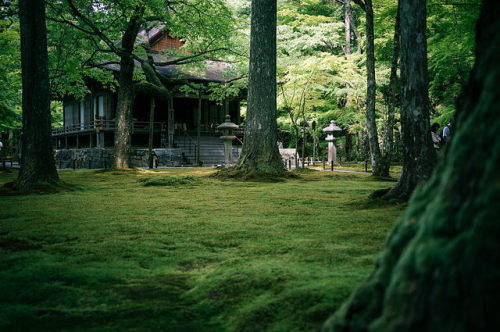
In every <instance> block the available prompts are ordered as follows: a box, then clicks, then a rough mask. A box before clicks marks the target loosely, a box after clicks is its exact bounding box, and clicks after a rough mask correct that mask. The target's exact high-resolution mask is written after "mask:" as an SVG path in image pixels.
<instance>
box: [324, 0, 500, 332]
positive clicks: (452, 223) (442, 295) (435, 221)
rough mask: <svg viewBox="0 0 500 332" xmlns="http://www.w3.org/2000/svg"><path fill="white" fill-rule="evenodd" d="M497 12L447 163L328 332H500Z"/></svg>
mask: <svg viewBox="0 0 500 332" xmlns="http://www.w3.org/2000/svg"><path fill="white" fill-rule="evenodd" d="M422 5H425V3H424V4H422ZM498 12H500V3H499V2H497V1H494V0H484V1H483V8H482V12H481V16H480V18H479V21H478V34H477V38H476V40H477V48H476V64H475V66H474V69H473V71H472V73H471V76H470V81H469V83H468V85H467V87H466V88H465V89H464V92H463V94H462V99H461V102H460V105H459V107H458V110H457V114H456V118H457V131H456V132H455V134H454V137H453V139H452V140H451V142H450V144H449V145H448V147H447V150H446V154H445V156H444V158H443V160H441V162H440V164H439V165H438V167H437V169H436V171H435V172H434V174H433V176H432V177H431V179H430V180H429V181H428V183H427V184H426V185H425V186H424V187H422V188H419V189H417V190H416V192H415V193H414V194H413V196H412V198H411V200H410V203H409V206H408V208H407V210H406V212H405V213H404V215H403V216H402V217H401V219H400V220H399V221H398V223H397V224H396V226H395V227H394V229H393V230H392V232H391V234H390V236H389V237H388V239H387V243H386V246H385V249H384V250H383V252H382V254H381V255H380V257H379V258H378V260H377V262H376V268H375V271H374V272H373V274H372V275H371V276H370V277H369V278H368V279H367V280H366V281H365V282H364V283H363V284H362V285H361V286H360V287H359V288H358V289H357V290H356V291H355V292H354V293H353V294H352V295H351V297H350V298H349V299H348V301H347V302H346V303H344V305H343V306H342V307H341V308H340V309H339V310H338V311H337V312H336V313H335V314H334V315H333V316H332V317H331V318H330V319H329V320H328V321H327V322H326V323H325V324H324V326H323V330H324V331H496V330H498V327H499V326H500V316H499V315H498V313H497V311H498V310H497V308H498V306H497V303H498V299H499V298H500V283H499V280H500V265H499V264H498V262H500V242H499V241H498V239H499V238H500V223H499V222H498V215H499V214H500V207H499V205H498V202H499V201H500V185H499V184H500V173H499V172H498V165H499V164H500V136H499V135H498V133H499V132H500V118H499V117H498V114H499V113H500V94H499V93H498V86H499V85H500V65H499V63H498V54H500V35H499V34H498V31H500V21H498V18H497V13H498ZM403 13H404V12H403V11H402V16H403V15H407V14H403ZM401 23H402V24H403V17H402V22H401Z"/></svg>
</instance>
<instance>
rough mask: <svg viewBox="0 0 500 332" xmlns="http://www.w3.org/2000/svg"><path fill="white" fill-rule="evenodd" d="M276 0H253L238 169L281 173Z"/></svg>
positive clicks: (282, 170)
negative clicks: (277, 101) (277, 88)
mask: <svg viewBox="0 0 500 332" xmlns="http://www.w3.org/2000/svg"><path fill="white" fill-rule="evenodd" d="M276 9H277V8H276V0H271V1H268V0H252V20H251V33H250V70H249V78H248V108H247V121H246V126H245V137H244V143H243V149H242V151H241V156H240V159H239V160H238V164H237V165H236V168H237V169H240V170H243V171H245V172H260V173H270V174H272V173H281V172H284V166H283V163H282V160H281V156H280V153H279V150H278V145H277V124H276Z"/></svg>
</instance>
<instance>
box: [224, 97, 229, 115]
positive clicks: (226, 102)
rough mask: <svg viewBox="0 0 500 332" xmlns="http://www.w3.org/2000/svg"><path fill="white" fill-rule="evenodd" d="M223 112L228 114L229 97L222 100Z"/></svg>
mask: <svg viewBox="0 0 500 332" xmlns="http://www.w3.org/2000/svg"><path fill="white" fill-rule="evenodd" d="M224 113H225V115H229V99H226V100H224Z"/></svg>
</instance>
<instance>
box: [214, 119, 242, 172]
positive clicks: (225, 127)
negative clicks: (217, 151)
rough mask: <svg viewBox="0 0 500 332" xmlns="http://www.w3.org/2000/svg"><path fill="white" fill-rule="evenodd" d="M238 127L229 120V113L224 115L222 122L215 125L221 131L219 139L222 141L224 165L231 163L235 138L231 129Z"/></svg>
mask: <svg viewBox="0 0 500 332" xmlns="http://www.w3.org/2000/svg"><path fill="white" fill-rule="evenodd" d="M238 128H239V127H238V125H237V124H234V123H232V122H231V117H230V116H229V114H228V115H226V119H225V120H224V122H223V123H222V124H221V125H219V126H217V129H219V130H220V131H221V132H222V136H221V137H220V139H221V140H223V141H224V164H225V165H226V166H228V165H231V164H232V163H233V140H234V139H235V138H236V136H234V135H233V131H234V130H235V129H238Z"/></svg>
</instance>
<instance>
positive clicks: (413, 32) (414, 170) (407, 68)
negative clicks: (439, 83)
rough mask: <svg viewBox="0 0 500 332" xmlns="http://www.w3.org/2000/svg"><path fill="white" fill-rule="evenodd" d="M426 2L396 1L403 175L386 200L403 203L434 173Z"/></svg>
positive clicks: (434, 154) (434, 153) (423, 0)
mask: <svg viewBox="0 0 500 332" xmlns="http://www.w3.org/2000/svg"><path fill="white" fill-rule="evenodd" d="M425 4H426V1H425V0H418V1H408V0H401V1H400V11H401V13H400V15H401V131H402V133H401V134H402V136H403V137H402V140H403V171H402V173H401V177H400V178H399V181H398V183H397V184H396V187H395V188H394V189H393V190H391V192H389V194H388V195H387V198H396V199H399V200H407V199H408V198H409V197H410V195H411V193H412V192H413V190H414V189H415V187H416V186H417V185H418V184H422V183H424V182H425V181H427V180H428V179H429V177H430V175H431V173H432V170H433V169H434V165H435V162H436V151H435V150H434V147H433V144H432V139H431V129H430V123H429V95H428V76H427V40H426V8H425Z"/></svg>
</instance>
